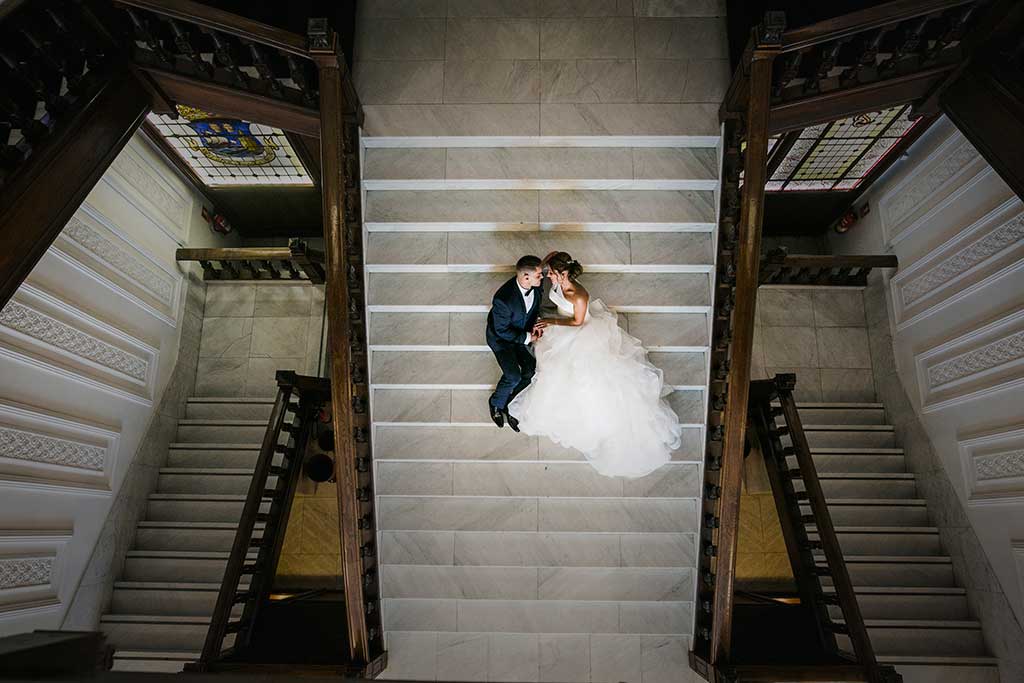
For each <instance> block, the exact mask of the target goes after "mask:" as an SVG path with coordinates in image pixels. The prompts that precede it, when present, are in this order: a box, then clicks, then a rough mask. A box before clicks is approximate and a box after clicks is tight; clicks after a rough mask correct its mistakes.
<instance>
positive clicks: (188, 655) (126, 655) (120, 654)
mask: <svg viewBox="0 0 1024 683" xmlns="http://www.w3.org/2000/svg"><path fill="white" fill-rule="evenodd" d="M201 654H202V653H200V652H189V651H186V650H116V651H115V652H114V659H173V660H175V661H182V662H191V661H195V660H197V659H199V656H200V655H201Z"/></svg>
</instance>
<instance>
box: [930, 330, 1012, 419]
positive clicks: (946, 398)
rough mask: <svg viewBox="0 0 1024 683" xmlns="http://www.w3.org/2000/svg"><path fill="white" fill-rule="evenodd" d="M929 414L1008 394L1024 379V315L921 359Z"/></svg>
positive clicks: (970, 334)
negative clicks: (986, 396) (995, 394)
mask: <svg viewBox="0 0 1024 683" xmlns="http://www.w3.org/2000/svg"><path fill="white" fill-rule="evenodd" d="M915 366H916V369H917V381H918V386H919V388H920V391H921V405H922V408H923V410H924V412H930V411H933V410H937V409H939V408H942V407H946V406H949V405H952V404H955V403H958V402H960V401H965V400H969V399H973V398H977V397H979V396H981V395H984V394H988V393H991V392H994V391H1000V390H1003V389H1007V388H1009V387H1011V386H1015V385H1017V384H1020V383H1021V381H1022V380H1024V310H1021V311H1017V312H1015V313H1012V314H1010V315H1008V316H1006V317H1004V318H1001V319H999V320H996V321H995V322H993V323H989V324H988V325H985V326H983V327H980V328H979V329H977V330H975V331H972V332H969V333H968V334H965V335H962V336H960V337H957V338H956V339H953V340H951V341H949V342H946V343H944V344H942V345H940V346H938V347H936V348H933V349H930V350H928V351H926V352H924V353H921V354H918V355H917V356H916V358H915Z"/></svg>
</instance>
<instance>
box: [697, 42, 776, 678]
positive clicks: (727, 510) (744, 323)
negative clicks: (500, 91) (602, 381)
mask: <svg viewBox="0 0 1024 683" xmlns="http://www.w3.org/2000/svg"><path fill="white" fill-rule="evenodd" d="M779 28H780V27H779V26H768V27H767V28H765V29H762V35H761V40H759V41H758V44H757V47H756V48H755V49H754V51H753V54H752V56H751V64H750V94H749V100H748V102H747V111H746V117H745V119H746V120H745V123H746V141H747V144H746V153H745V156H744V163H743V172H744V183H743V192H742V195H741V201H740V221H739V235H738V244H737V250H736V255H735V272H736V289H735V293H734V295H733V296H734V300H735V308H734V311H733V315H732V339H733V341H732V349H731V351H730V353H729V381H728V395H727V397H726V403H725V415H724V421H723V427H724V431H723V434H722V472H721V475H720V479H721V484H720V486H721V502H720V503H719V515H718V516H719V524H720V528H721V529H723V530H729V531H730V533H729V534H726V533H722V532H720V533H719V536H718V538H719V542H718V551H717V556H718V559H717V562H716V572H715V573H716V575H717V576H716V580H715V589H714V610H715V622H714V628H713V630H712V638H711V652H710V655H711V661H712V662H716V663H717V662H724V661H728V659H729V654H730V648H731V642H732V606H733V584H734V581H735V572H736V547H737V539H738V531H737V530H738V528H739V502H740V488H741V481H742V476H743V454H744V446H745V442H746V431H747V399H748V393H749V390H750V366H751V356H752V352H753V346H754V311H755V306H756V302H757V286H758V274H759V272H760V254H761V223H762V221H763V220H764V183H765V180H766V179H767V178H766V175H765V172H766V169H767V163H768V115H769V109H770V107H771V75H772V61H773V60H774V59H775V55H776V54H777V53H778V49H777V43H774V44H773V43H772V42H769V41H773V40H775V41H777V39H778V33H777V31H778V29H779Z"/></svg>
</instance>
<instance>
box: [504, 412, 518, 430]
mask: <svg viewBox="0 0 1024 683" xmlns="http://www.w3.org/2000/svg"><path fill="white" fill-rule="evenodd" d="M505 419H506V420H508V426H509V427H511V428H512V431H513V432H518V431H519V420H517V419H515V418H514V417H512V416H511V415H509V412H508V409H507V408H506V409H505Z"/></svg>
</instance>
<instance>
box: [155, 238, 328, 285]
mask: <svg viewBox="0 0 1024 683" xmlns="http://www.w3.org/2000/svg"><path fill="white" fill-rule="evenodd" d="M174 258H175V260H177V261H197V262H199V264H200V265H201V266H202V267H203V279H204V280H308V281H309V282H310V283H312V284H315V285H320V284H323V283H324V255H323V253H322V252H320V251H318V250H316V249H310V248H309V247H308V246H307V244H306V243H305V242H304V241H302V240H300V239H295V238H293V239H290V240H288V246H286V247H209V248H201V249H187V248H183V249H178V250H177V251H176V252H175V253H174ZM275 264H277V265H276V266H275ZM217 266H219V267H217Z"/></svg>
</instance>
